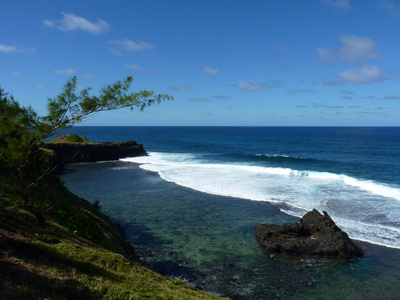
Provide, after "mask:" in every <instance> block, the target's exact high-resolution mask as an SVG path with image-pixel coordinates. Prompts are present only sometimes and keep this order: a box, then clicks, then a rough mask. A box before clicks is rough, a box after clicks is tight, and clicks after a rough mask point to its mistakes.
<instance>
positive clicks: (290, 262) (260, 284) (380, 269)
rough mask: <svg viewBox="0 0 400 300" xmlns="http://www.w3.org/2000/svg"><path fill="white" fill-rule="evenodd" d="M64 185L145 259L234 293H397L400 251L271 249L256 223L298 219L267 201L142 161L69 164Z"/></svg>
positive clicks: (244, 296)
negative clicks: (186, 182) (215, 190)
mask: <svg viewBox="0 0 400 300" xmlns="http://www.w3.org/2000/svg"><path fill="white" fill-rule="evenodd" d="M62 180H63V181H64V182H65V184H66V186H67V187H68V188H69V189H70V190H71V191H72V192H74V193H76V194H77V195H79V196H81V197H83V198H85V199H87V200H88V201H90V202H93V201H95V200H98V201H100V203H101V205H102V210H103V212H104V213H106V214H107V215H109V216H110V217H111V218H112V219H113V220H114V221H116V222H119V223H120V224H121V225H122V226H123V227H124V229H125V230H126V232H127V238H128V240H129V241H130V242H131V244H132V245H134V247H135V249H136V251H137V252H138V254H139V256H140V257H141V259H142V262H143V264H145V265H146V266H148V267H149V268H151V269H153V270H155V271H157V272H159V273H162V274H165V275H167V276H171V277H174V278H180V279H182V280H185V281H187V282H189V283H191V284H193V285H195V286H198V287H200V288H202V289H204V290H207V291H209V292H211V293H213V294H218V295H223V296H228V297H231V298H232V299H268V298H287V299H398V297H399V295H400V255H399V254H400V250H396V249H391V248H386V247H380V246H376V245H372V244H369V243H360V246H361V247H362V248H363V249H364V250H365V251H366V255H365V256H364V257H362V258H359V259H355V260H351V261H333V260H326V259H313V260H305V259H296V258H289V257H284V256H277V255H276V256H273V257H269V256H266V255H265V254H264V253H263V252H262V250H261V248H260V247H259V246H258V244H257V242H256V240H255V238H254V230H255V227H256V226H257V225H258V224H261V223H274V224H281V223H284V222H293V221H296V220H298V219H297V218H295V217H293V216H289V215H286V214H284V213H282V212H281V211H280V210H279V209H278V208H276V207H274V206H273V205H270V204H269V203H266V202H258V201H250V200H244V199H237V198H231V197H221V196H215V195H210V194H205V193H200V192H197V191H194V190H191V189H187V188H184V187H181V186H178V185H176V184H174V183H169V182H166V181H164V180H163V179H161V178H160V177H159V176H158V174H157V173H153V172H149V171H145V170H142V169H140V168H139V166H138V165H137V164H132V163H124V162H104V163H91V164H71V165H68V170H67V172H66V173H65V174H64V175H62Z"/></svg>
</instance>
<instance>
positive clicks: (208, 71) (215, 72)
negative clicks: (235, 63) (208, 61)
mask: <svg viewBox="0 0 400 300" xmlns="http://www.w3.org/2000/svg"><path fill="white" fill-rule="evenodd" d="M201 70H202V71H203V72H205V73H208V74H212V75H217V74H218V72H219V70H218V69H213V68H210V67H203V68H202V69H201Z"/></svg>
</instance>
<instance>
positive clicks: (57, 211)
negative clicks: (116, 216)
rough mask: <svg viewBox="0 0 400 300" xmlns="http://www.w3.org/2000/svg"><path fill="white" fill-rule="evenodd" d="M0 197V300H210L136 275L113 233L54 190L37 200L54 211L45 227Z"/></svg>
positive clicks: (9, 196) (140, 272)
mask: <svg viewBox="0 0 400 300" xmlns="http://www.w3.org/2000/svg"><path fill="white" fill-rule="evenodd" d="M6 190H7V189H5V190H4V191H1V190H0V299H44V298H47V299H102V298H103V299H215V298H217V297H214V296H212V295H209V294H207V293H205V292H203V291H200V290H197V289H196V288H194V287H192V286H190V285H187V284H185V283H183V282H182V281H179V280H174V279H171V278H168V277H165V276H162V275H160V274H157V273H154V272H152V271H150V270H149V269H147V268H145V267H143V266H142V265H141V264H140V263H139V262H137V261H136V259H135V256H134V255H133V252H132V248H131V247H130V245H129V244H128V243H127V242H126V241H125V240H124V239H123V236H122V234H121V230H120V228H119V227H118V226H117V225H116V224H113V223H111V222H110V221H109V220H108V219H107V217H105V216H104V215H102V214H101V213H99V212H98V210H97V209H96V208H95V207H94V206H93V205H91V204H90V203H89V202H87V201H85V200H83V199H80V198H79V197H77V196H75V195H73V194H72V193H70V192H69V191H68V190H67V189H66V188H65V187H64V186H63V185H62V184H61V183H57V182H55V183H54V184H52V185H51V188H50V189H46V190H45V191H41V193H39V195H40V197H46V199H48V201H47V202H51V203H56V204H57V205H56V206H54V207H53V208H51V209H50V210H49V211H48V213H47V220H48V221H47V226H46V227H39V226H38V223H37V220H36V218H35V217H34V216H33V215H32V214H31V213H29V212H27V211H26V210H24V209H22V208H20V206H18V205H16V203H18V197H16V196H15V194H13V193H12V192H10V191H8V192H7V191H6ZM56 220H57V221H56ZM125 257H130V258H131V259H127V258H125Z"/></svg>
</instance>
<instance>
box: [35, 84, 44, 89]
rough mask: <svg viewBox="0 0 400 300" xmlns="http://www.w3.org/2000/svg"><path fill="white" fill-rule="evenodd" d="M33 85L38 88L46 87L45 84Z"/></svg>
mask: <svg viewBox="0 0 400 300" xmlns="http://www.w3.org/2000/svg"><path fill="white" fill-rule="evenodd" d="M33 87H35V88H38V89H44V85H43V84H34V85H33Z"/></svg>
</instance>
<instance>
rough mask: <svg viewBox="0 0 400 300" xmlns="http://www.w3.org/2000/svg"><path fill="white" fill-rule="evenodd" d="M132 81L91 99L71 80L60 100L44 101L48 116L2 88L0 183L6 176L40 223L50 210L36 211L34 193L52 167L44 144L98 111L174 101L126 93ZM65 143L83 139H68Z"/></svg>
mask: <svg viewBox="0 0 400 300" xmlns="http://www.w3.org/2000/svg"><path fill="white" fill-rule="evenodd" d="M132 81H133V79H132V77H127V78H126V79H125V80H123V81H117V82H116V83H114V84H112V85H107V86H106V87H105V88H103V89H102V90H101V91H100V93H99V95H97V96H95V95H90V94H89V92H90V90H91V89H90V88H87V89H83V90H81V91H80V92H78V88H77V79H76V77H73V78H72V79H71V80H70V81H68V82H67V83H66V84H65V85H64V88H63V91H62V92H61V93H60V94H59V95H58V96H56V97H54V98H49V99H48V105H47V108H48V114H47V115H46V116H43V117H39V116H38V115H37V114H36V113H35V112H34V111H33V109H32V108H31V107H28V108H25V107H21V106H20V105H19V103H18V102H17V101H15V100H14V98H13V97H12V96H9V95H8V94H7V93H5V92H4V90H3V89H2V88H1V87H0V180H3V179H4V178H5V177H7V178H12V179H13V180H14V181H15V182H17V183H18V187H19V188H18V193H19V195H20V196H21V198H22V199H23V202H24V205H25V206H26V207H30V208H31V210H32V212H35V215H37V216H38V219H40V218H42V217H43V216H42V215H43V213H44V212H45V211H47V209H48V208H47V207H46V205H44V204H43V203H42V204H40V206H39V207H38V205H37V203H35V202H34V201H33V200H32V199H33V198H32V197H31V196H32V192H33V191H34V190H35V189H36V188H37V187H38V185H45V184H46V180H49V176H50V177H51V174H52V171H53V168H54V167H55V166H52V165H51V164H50V155H49V153H48V152H46V151H43V150H42V149H41V148H40V145H41V142H42V140H44V139H46V138H48V137H49V136H52V135H55V134H56V133H58V132H60V131H61V130H63V129H66V128H69V127H71V126H73V125H74V124H75V123H77V122H81V121H83V120H84V119H85V118H87V117H89V116H91V115H93V114H96V113H99V112H102V111H110V110H116V109H121V108H126V107H129V108H130V109H139V110H143V109H144V108H146V107H148V106H150V105H152V104H154V103H160V102H161V101H164V100H173V98H172V97H171V96H169V95H166V94H158V95H157V94H155V93H154V92H153V91H148V90H143V91H140V92H135V93H133V92H129V88H130V86H131V83H132ZM69 141H72V142H81V141H83V140H82V139H81V138H80V137H79V136H77V135H71V136H70V137H69ZM38 209H39V210H38Z"/></svg>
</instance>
